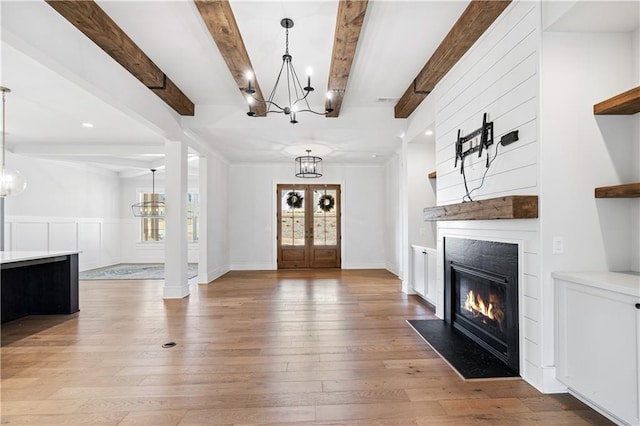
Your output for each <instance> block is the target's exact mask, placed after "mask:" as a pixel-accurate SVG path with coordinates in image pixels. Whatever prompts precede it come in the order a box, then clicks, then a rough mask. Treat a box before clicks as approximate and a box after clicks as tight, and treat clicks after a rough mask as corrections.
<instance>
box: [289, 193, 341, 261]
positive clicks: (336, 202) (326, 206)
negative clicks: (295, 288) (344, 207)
mask: <svg viewBox="0 0 640 426" xmlns="http://www.w3.org/2000/svg"><path fill="white" fill-rule="evenodd" d="M277 191H278V193H277V198H278V269H287V268H339V267H340V262H341V259H340V240H341V237H340V185H278V189H277Z"/></svg>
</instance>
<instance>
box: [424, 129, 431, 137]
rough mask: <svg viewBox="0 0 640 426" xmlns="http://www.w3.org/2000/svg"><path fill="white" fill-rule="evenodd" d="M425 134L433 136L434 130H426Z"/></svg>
mask: <svg viewBox="0 0 640 426" xmlns="http://www.w3.org/2000/svg"><path fill="white" fill-rule="evenodd" d="M424 134H425V135H427V136H431V135H432V134H433V130H431V129H429V130H427V131H426V132H424Z"/></svg>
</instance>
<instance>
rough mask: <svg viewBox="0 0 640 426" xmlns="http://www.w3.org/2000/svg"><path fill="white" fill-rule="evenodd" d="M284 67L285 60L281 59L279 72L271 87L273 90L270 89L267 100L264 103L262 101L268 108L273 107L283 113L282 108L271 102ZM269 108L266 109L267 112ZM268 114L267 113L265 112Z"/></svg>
mask: <svg viewBox="0 0 640 426" xmlns="http://www.w3.org/2000/svg"><path fill="white" fill-rule="evenodd" d="M284 65H285V59H284V58H282V65H281V66H280V71H279V72H278V77H277V78H276V82H275V84H274V85H273V89H271V94H270V95H269V98H267V100H266V101H262V102H264V103H266V104H268V105H269V106H271V105H274V106H275V107H276V108H278V109H280V110H282V111H284V108H282V107H281V106H280V105H278V104H277V103H275V102H273V98H274V96H275V94H276V89H277V87H278V84H280V77H281V76H282V70H283V69H284ZM268 109H269V108H267V110H268ZM267 112H268V111H267Z"/></svg>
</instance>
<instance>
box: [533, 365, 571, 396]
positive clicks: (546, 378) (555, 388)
mask: <svg viewBox="0 0 640 426" xmlns="http://www.w3.org/2000/svg"><path fill="white" fill-rule="evenodd" d="M540 370H541V371H542V389H541V390H542V392H544V393H567V392H568V391H569V390H568V389H567V386H566V385H564V384H563V383H562V382H560V381H559V380H558V379H556V367H541V368H540Z"/></svg>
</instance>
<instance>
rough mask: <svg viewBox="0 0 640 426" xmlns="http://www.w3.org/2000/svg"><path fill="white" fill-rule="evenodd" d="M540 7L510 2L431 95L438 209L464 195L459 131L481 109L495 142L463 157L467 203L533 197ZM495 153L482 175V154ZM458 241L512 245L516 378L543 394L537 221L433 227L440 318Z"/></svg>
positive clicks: (474, 121)
mask: <svg viewBox="0 0 640 426" xmlns="http://www.w3.org/2000/svg"><path fill="white" fill-rule="evenodd" d="M540 13H541V12H540V5H539V4H538V3H534V2H526V1H522V2H513V3H512V4H511V5H510V6H509V7H508V8H507V9H506V10H505V12H504V13H503V14H502V15H501V16H500V17H499V18H498V19H497V20H496V22H494V24H493V25H492V26H491V27H490V28H489V29H488V30H487V31H486V32H485V34H484V35H483V36H482V37H481V38H480V40H478V42H477V43H476V44H474V46H473V47H472V48H471V49H470V50H469V51H468V52H467V54H466V55H465V56H464V57H463V58H462V59H461V60H460V61H459V62H458V63H457V64H456V66H455V67H454V68H453V69H452V70H451V71H450V72H449V73H448V74H447V75H446V76H445V78H443V80H442V81H441V82H440V83H439V84H438V86H437V87H436V89H435V90H434V91H433V93H432V94H431V96H435V99H436V102H435V104H436V107H435V118H436V119H435V123H436V170H437V174H438V179H437V204H438V205H446V204H453V203H459V202H461V201H462V198H463V196H464V195H465V188H464V182H463V178H462V175H461V174H460V164H459V163H458V167H457V168H456V167H454V159H455V143H456V138H457V134H458V129H460V130H461V134H462V135H466V134H469V133H471V132H473V131H474V130H476V129H478V128H480V127H481V125H482V116H483V114H484V113H485V112H486V113H487V114H488V120H489V121H493V123H494V145H492V146H491V147H490V148H489V150H488V153H483V156H482V157H481V158H478V156H477V154H475V155H471V156H468V157H467V158H466V159H465V171H466V175H467V182H468V186H469V189H470V190H471V189H473V188H476V187H478V186H480V183H481V181H482V178H483V175H484V174H485V171H486V177H485V180H484V184H483V185H482V187H481V188H479V189H477V190H476V191H475V192H473V193H472V198H473V199H474V200H481V199H487V198H493V197H498V196H505V195H539V189H538V181H539V178H538V173H539V168H538V158H539V141H538V133H539V124H538V110H539V61H540V59H539V58H540V39H541V35H540ZM513 130H518V131H519V138H520V140H519V141H518V142H515V143H513V144H511V145H509V146H507V147H502V146H500V147H499V148H497V145H498V144H497V143H498V141H499V140H500V137H501V136H502V135H504V134H506V133H509V132H511V131H513ZM496 149H498V150H499V152H498V156H497V157H496V159H495V161H494V162H493V163H492V165H491V167H490V168H489V169H488V170H487V169H486V167H485V164H486V158H487V155H489V156H490V158H493V156H494V154H495V152H496ZM446 237H462V238H471V239H481V240H490V241H502V242H508V243H515V244H518V246H519V253H520V256H519V274H520V277H519V278H520V279H519V282H520V287H519V289H520V291H519V306H520V354H521V360H520V374H521V375H522V377H523V378H524V379H525V380H527V381H528V382H529V383H531V384H533V385H534V386H536V387H538V388H539V389H543V390H546V391H551V390H554V389H551V388H552V387H554V386H555V382H554V380H553V379H552V380H550V383H549V384H548V383H545V378H544V377H545V375H549V376H550V377H552V376H553V372H548V373H547V372H545V369H544V368H543V365H542V361H541V347H542V342H543V341H542V338H541V312H542V303H543V302H542V300H541V294H542V292H541V283H540V272H539V271H540V249H539V245H540V244H539V241H540V225H539V221H538V220H537V219H529V220H509V221H495V220H494V221H450V222H439V223H438V241H437V245H438V264H439V267H438V274H439V276H438V290H439V293H438V304H437V310H438V314H439V315H443V314H444V305H443V302H444V301H443V297H444V295H443V288H444V277H443V271H444V261H443V241H444V238H446Z"/></svg>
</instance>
